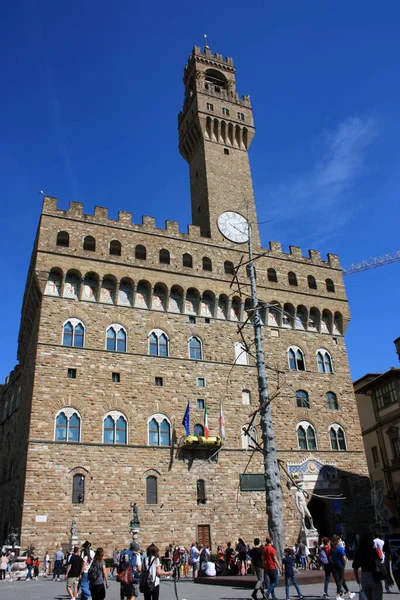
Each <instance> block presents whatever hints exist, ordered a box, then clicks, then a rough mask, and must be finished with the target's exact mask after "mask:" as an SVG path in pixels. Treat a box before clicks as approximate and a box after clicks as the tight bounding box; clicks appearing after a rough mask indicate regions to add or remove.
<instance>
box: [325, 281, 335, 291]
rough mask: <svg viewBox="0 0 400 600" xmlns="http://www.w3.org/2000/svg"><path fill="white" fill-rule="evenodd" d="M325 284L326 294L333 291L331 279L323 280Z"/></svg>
mask: <svg viewBox="0 0 400 600" xmlns="http://www.w3.org/2000/svg"><path fill="white" fill-rule="evenodd" d="M325 283H326V291H327V292H334V291H335V284H334V283H333V281H332V279H325Z"/></svg>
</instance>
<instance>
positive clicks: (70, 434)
mask: <svg viewBox="0 0 400 600" xmlns="http://www.w3.org/2000/svg"><path fill="white" fill-rule="evenodd" d="M80 438H81V418H80V416H79V413H78V412H77V411H76V410H75V409H73V408H70V407H68V408H63V409H62V410H61V411H60V412H59V413H58V415H57V416H56V431H55V440H56V442H79V441H80Z"/></svg>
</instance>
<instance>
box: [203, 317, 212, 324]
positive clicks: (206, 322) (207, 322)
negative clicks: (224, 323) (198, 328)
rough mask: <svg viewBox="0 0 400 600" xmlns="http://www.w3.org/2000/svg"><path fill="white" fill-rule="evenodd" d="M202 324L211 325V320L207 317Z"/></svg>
mask: <svg viewBox="0 0 400 600" xmlns="http://www.w3.org/2000/svg"><path fill="white" fill-rule="evenodd" d="M204 323H205V324H206V325H209V324H210V323H211V319H209V318H208V317H206V318H205V319H204Z"/></svg>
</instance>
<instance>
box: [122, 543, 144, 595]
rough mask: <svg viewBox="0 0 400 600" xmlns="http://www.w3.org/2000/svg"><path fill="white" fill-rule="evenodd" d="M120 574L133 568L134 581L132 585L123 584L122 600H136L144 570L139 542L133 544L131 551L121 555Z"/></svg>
mask: <svg viewBox="0 0 400 600" xmlns="http://www.w3.org/2000/svg"><path fill="white" fill-rule="evenodd" d="M119 561H120V562H119V567H118V573H122V572H123V571H125V569H127V568H128V567H129V566H131V567H132V577H133V581H132V582H131V583H121V589H120V598H121V600H123V598H128V600H136V598H137V596H138V595H139V574H140V572H141V570H142V557H141V556H140V548H139V544H138V543H137V542H131V545H130V546H129V550H123V551H122V552H121V554H120V559H119Z"/></svg>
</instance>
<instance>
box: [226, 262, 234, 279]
mask: <svg viewBox="0 0 400 600" xmlns="http://www.w3.org/2000/svg"><path fill="white" fill-rule="evenodd" d="M224 272H225V274H226V275H233V274H234V272H235V268H234V266H233V262H231V261H230V260H226V261H225V262H224Z"/></svg>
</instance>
